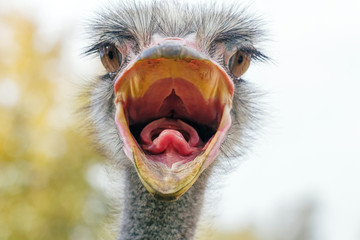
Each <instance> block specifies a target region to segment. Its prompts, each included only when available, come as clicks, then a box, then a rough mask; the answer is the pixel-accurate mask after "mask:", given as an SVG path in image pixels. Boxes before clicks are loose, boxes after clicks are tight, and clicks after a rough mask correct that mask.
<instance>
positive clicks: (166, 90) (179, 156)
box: [125, 79, 223, 167]
mask: <svg viewBox="0 0 360 240" xmlns="http://www.w3.org/2000/svg"><path fill="white" fill-rule="evenodd" d="M169 83H171V84H169ZM179 86H180V87H179ZM184 86H187V88H184ZM125 105H126V107H125V110H126V115H127V118H128V123H129V129H130V132H131V134H132V135H133V137H134V139H135V140H136V142H137V144H138V146H139V147H140V148H141V150H142V151H143V152H144V153H145V154H146V156H147V158H148V159H149V160H152V161H155V162H161V163H163V164H165V165H167V166H168V167H172V165H173V164H176V163H181V164H184V163H187V162H190V161H192V160H194V159H195V158H196V157H197V156H198V155H200V154H201V153H202V152H203V151H204V150H205V149H206V147H207V145H208V144H207V143H208V142H210V141H211V139H212V137H213V136H214V134H215V133H216V131H217V128H218V126H219V124H220V120H221V115H222V114H221V112H222V109H223V107H221V104H220V103H219V101H217V100H207V101H205V100H204V98H203V97H202V95H201V93H200V92H199V90H198V89H197V88H195V87H193V86H191V85H189V82H187V81H185V80H182V79H177V80H172V81H169V80H166V81H161V80H160V81H158V82H156V83H154V84H153V85H152V86H151V87H150V88H149V89H148V90H147V91H146V93H145V94H144V96H143V97H141V98H136V99H128V101H127V102H126V104H125Z"/></svg>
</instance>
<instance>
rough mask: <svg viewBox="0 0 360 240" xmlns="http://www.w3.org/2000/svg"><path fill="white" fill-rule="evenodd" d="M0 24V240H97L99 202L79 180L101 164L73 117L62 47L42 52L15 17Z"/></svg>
mask: <svg viewBox="0 0 360 240" xmlns="http://www.w3.org/2000/svg"><path fill="white" fill-rule="evenodd" d="M0 23H1V30H4V31H5V32H6V34H7V41H2V43H0V88H2V89H1V93H2V96H0V100H1V101H0V239H1V240H5V239H8V240H26V239H29V240H30V239H31V240H37V239H52V240H56V239H59V240H60V239H61V240H63V239H74V240H79V239H87V240H91V239H99V238H98V237H97V235H98V233H99V231H100V230H101V226H102V223H103V222H104V221H105V218H106V216H107V208H106V205H105V204H106V199H105V195H104V193H103V192H102V191H101V190H99V189H94V188H92V187H91V185H90V184H89V183H88V181H87V180H86V179H87V177H88V174H89V173H88V169H89V168H90V167H91V166H92V165H94V164H95V163H99V162H101V161H102V160H101V158H100V157H99V156H98V155H97V154H96V153H95V152H94V151H93V150H92V149H93V148H92V147H91V146H90V144H89V141H88V139H87V138H86V137H85V136H84V135H82V134H80V133H79V131H78V130H77V129H78V128H77V124H76V123H75V121H74V119H75V118H74V116H72V115H73V112H74V111H73V109H74V106H72V103H71V102H72V101H71V100H73V99H72V98H71V97H69V96H70V95H71V94H69V91H70V89H71V84H68V83H70V82H71V76H70V74H68V73H67V71H60V69H59V66H61V64H62V63H61V61H62V60H61V53H62V51H63V45H62V42H61V40H59V42H57V43H56V44H54V45H53V46H51V47H49V49H47V48H44V47H42V45H41V42H40V45H39V42H38V39H37V36H36V33H37V29H36V27H35V25H34V24H32V23H31V22H30V21H28V20H26V19H24V18H21V17H19V16H16V14H11V15H6V16H0ZM64 81H69V82H68V83H64Z"/></svg>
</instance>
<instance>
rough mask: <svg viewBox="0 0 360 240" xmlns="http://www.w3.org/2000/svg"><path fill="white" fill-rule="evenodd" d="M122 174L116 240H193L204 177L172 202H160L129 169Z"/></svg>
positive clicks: (132, 170) (200, 204)
mask: <svg viewBox="0 0 360 240" xmlns="http://www.w3.org/2000/svg"><path fill="white" fill-rule="evenodd" d="M124 172H125V174H126V181H127V182H126V185H125V192H124V193H125V196H124V198H125V201H124V205H123V208H122V209H123V211H122V218H121V227H120V235H119V240H125V239H193V238H194V235H195V230H196V225H197V222H198V219H199V215H200V210H201V206H202V203H203V194H204V189H205V178H206V177H204V176H203V177H202V179H198V182H197V183H195V184H194V186H192V187H191V188H190V189H189V190H188V192H187V193H185V194H184V195H183V196H182V197H180V199H179V200H177V201H176V202H160V201H158V200H155V199H154V198H153V197H152V196H151V195H150V194H149V192H148V191H147V190H146V189H145V187H144V186H143V185H142V183H141V182H140V180H139V177H138V175H137V174H136V172H135V170H134V168H133V167H131V168H129V169H127V170H126V171H124Z"/></svg>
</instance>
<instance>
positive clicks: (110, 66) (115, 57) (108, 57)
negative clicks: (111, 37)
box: [99, 45, 122, 72]
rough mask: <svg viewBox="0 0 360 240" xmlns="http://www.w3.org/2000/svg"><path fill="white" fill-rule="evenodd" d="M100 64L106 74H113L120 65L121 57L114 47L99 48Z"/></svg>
mask: <svg viewBox="0 0 360 240" xmlns="http://www.w3.org/2000/svg"><path fill="white" fill-rule="evenodd" d="M99 51H100V58H101V62H102V64H103V65H104V67H105V68H106V70H107V71H108V72H115V71H116V70H117V69H118V68H119V67H120V65H121V61H122V56H121V53H120V52H119V50H118V49H117V48H116V47H115V46H114V45H104V46H102V47H100V50H99Z"/></svg>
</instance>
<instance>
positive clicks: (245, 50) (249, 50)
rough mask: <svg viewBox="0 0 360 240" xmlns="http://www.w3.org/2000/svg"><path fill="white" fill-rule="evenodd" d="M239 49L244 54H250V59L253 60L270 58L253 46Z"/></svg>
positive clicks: (267, 59) (262, 60)
mask: <svg viewBox="0 0 360 240" xmlns="http://www.w3.org/2000/svg"><path fill="white" fill-rule="evenodd" d="M239 50H241V51H242V52H243V53H245V54H246V55H248V56H251V59H252V60H254V61H260V62H267V61H269V60H270V58H269V57H268V56H266V55H265V54H263V53H262V52H260V51H259V50H257V49H255V48H253V47H242V48H240V49H239Z"/></svg>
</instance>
